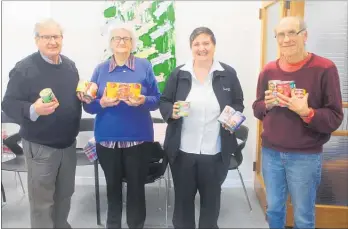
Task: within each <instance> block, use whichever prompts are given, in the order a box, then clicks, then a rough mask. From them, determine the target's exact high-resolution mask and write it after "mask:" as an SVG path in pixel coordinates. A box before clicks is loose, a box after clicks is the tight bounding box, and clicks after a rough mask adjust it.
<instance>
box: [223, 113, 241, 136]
mask: <svg viewBox="0 0 348 229" xmlns="http://www.w3.org/2000/svg"><path fill="white" fill-rule="evenodd" d="M245 119H246V117H245V116H244V115H243V114H242V113H241V112H239V111H236V112H234V113H233V115H232V116H231V117H230V118H229V119H228V120H227V123H226V126H227V128H228V129H229V130H230V131H231V132H235V131H236V130H237V129H238V128H239V127H240V126H241V125H242V123H243V122H244V121H245Z"/></svg>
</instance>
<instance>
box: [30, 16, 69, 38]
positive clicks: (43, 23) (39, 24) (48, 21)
mask: <svg viewBox="0 0 348 229" xmlns="http://www.w3.org/2000/svg"><path fill="white" fill-rule="evenodd" d="M51 25H54V26H57V27H58V28H59V30H60V34H61V35H63V29H62V27H61V26H60V24H59V23H58V22H56V21H55V20H54V19H52V18H48V19H44V20H41V21H39V22H37V23H36V24H35V27H34V35H35V37H38V36H39V32H40V30H41V29H42V28H44V27H46V26H51Z"/></svg>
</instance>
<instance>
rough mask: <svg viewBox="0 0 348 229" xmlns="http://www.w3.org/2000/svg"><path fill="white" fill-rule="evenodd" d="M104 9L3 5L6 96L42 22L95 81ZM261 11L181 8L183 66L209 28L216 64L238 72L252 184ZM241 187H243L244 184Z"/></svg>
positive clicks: (96, 4) (228, 4)
mask: <svg viewBox="0 0 348 229" xmlns="http://www.w3.org/2000/svg"><path fill="white" fill-rule="evenodd" d="M103 4H104V3H103V1H84V2H82V1H75V2H74V1H51V2H49V1H42V2H28V3H26V2H23V1H21V2H19V1H17V2H16V1H5V2H3V17H2V20H3V22H2V25H3V28H2V38H3V45H2V48H3V50H2V56H3V57H6V58H4V59H3V62H2V64H3V65H2V67H3V69H2V79H3V80H2V90H5V89H6V85H7V82H8V72H9V71H10V69H11V68H12V67H13V66H14V64H15V63H16V62H17V61H18V60H20V59H21V58H23V57H25V56H26V55H28V54H30V53H32V52H34V51H36V48H35V45H34V39H33V27H34V24H35V22H36V21H37V20H38V19H40V18H44V17H48V16H51V17H53V18H55V19H56V20H57V21H59V22H60V23H61V25H62V27H63V28H64V47H63V54H65V55H67V56H68V57H69V58H71V59H72V60H74V61H75V62H76V65H77V68H78V69H79V72H80V75H81V78H85V79H89V78H90V77H91V74H92V71H93V69H94V67H95V66H96V65H97V64H98V63H99V62H100V60H101V56H102V51H103V48H104V47H105V43H104V42H105V41H104V40H103V39H102V37H101V35H100V34H101V25H102V23H103V15H102V9H103V8H102V7H103ZM260 7H261V2H256V1H201V2H200V1H177V2H176V3H175V13H176V24H175V26H176V27H175V30H176V57H177V64H178V65H179V64H182V63H184V62H185V61H186V60H187V59H188V58H190V57H191V51H190V48H189V41H188V40H189V35H190V33H191V32H192V30H193V29H194V28H196V27H198V26H207V27H209V28H211V29H212V30H213V32H214V33H215V36H216V39H217V47H216V59H218V60H219V61H222V62H225V63H227V64H229V65H231V66H233V67H234V68H235V69H236V71H237V73H238V76H239V80H240V82H241V84H242V88H243V90H244V96H245V112H244V113H245V115H246V116H247V120H246V125H247V126H248V127H249V128H250V133H249V140H248V144H247V146H246V148H245V151H244V154H245V162H244V163H243V164H242V167H241V170H242V173H243V175H244V179H245V180H246V183H247V184H251V183H252V182H251V181H252V176H253V173H252V161H253V160H254V156H253V155H254V154H255V148H256V141H255V139H256V120H255V118H254V117H253V113H252V108H251V105H252V102H253V100H254V99H255V94H256V82H257V77H258V72H259V57H260V21H259V19H258V9H259V8H260ZM19 15H21V16H19ZM3 93H4V92H3ZM3 93H2V95H3ZM154 115H155V116H159V113H158V112H155V113H154ZM84 116H86V114H84ZM91 174H92V173H91ZM229 178H230V181H231V182H232V183H233V182H234V180H235V179H234V178H236V179H237V178H238V177H237V175H236V174H235V173H234V174H231V175H229ZM236 182H237V184H239V180H237V181H236ZM227 183H228V182H227Z"/></svg>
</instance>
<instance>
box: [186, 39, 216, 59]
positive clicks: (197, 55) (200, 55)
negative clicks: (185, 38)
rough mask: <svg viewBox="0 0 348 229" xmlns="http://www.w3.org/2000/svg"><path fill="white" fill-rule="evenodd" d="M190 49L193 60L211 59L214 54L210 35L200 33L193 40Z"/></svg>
mask: <svg viewBox="0 0 348 229" xmlns="http://www.w3.org/2000/svg"><path fill="white" fill-rule="evenodd" d="M191 50H192V56H193V59H194V60H198V61H207V60H211V61H212V60H213V58H214V54H215V45H214V43H213V41H212V40H211V37H210V35H208V34H205V33H202V34H200V35H198V36H197V37H196V39H194V40H193V42H192V45H191Z"/></svg>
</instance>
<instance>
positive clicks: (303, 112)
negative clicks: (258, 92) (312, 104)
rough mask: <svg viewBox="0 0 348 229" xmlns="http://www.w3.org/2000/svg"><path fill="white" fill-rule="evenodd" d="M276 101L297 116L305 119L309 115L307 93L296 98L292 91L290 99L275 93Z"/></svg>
mask: <svg viewBox="0 0 348 229" xmlns="http://www.w3.org/2000/svg"><path fill="white" fill-rule="evenodd" d="M277 97H278V100H279V101H280V102H281V103H283V104H285V105H286V106H287V107H288V108H289V109H290V110H292V111H293V112H295V113H297V114H298V115H300V116H302V117H305V116H308V114H309V113H310V109H309V107H308V93H306V94H305V95H304V96H303V97H298V96H296V95H295V92H294V90H291V98H289V97H287V96H285V95H282V94H280V93H277Z"/></svg>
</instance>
